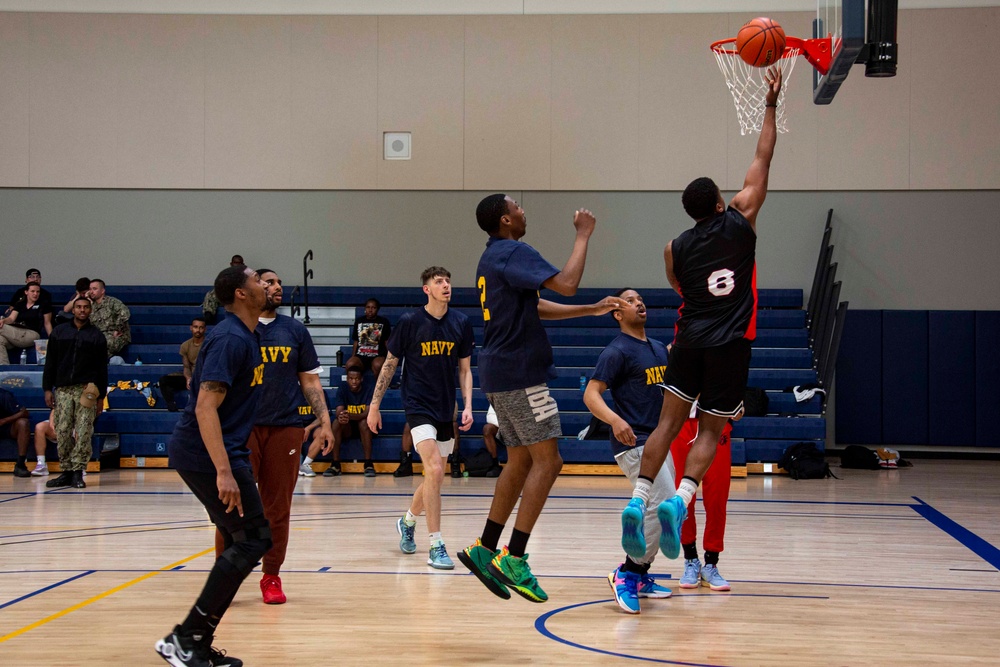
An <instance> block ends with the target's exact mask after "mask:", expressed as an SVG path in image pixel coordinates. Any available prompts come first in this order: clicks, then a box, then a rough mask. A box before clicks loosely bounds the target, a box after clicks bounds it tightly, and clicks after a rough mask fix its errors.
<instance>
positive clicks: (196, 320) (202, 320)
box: [191, 316, 208, 326]
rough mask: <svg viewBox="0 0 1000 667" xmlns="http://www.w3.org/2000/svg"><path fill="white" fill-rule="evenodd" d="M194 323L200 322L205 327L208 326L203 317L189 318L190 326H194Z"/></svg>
mask: <svg viewBox="0 0 1000 667" xmlns="http://www.w3.org/2000/svg"><path fill="white" fill-rule="evenodd" d="M195 322H201V323H202V324H204V325H205V326H208V321H207V320H206V319H205V318H204V317H200V316H199V317H192V318H191V324H194V323H195Z"/></svg>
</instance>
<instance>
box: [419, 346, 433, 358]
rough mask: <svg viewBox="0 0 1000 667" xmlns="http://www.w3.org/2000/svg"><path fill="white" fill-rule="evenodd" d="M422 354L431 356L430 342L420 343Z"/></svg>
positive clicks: (422, 355)
mask: <svg viewBox="0 0 1000 667" xmlns="http://www.w3.org/2000/svg"><path fill="white" fill-rule="evenodd" d="M420 356H421V357H429V356H431V344H430V343H421V344H420Z"/></svg>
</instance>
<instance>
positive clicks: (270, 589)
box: [260, 574, 288, 604]
mask: <svg viewBox="0 0 1000 667" xmlns="http://www.w3.org/2000/svg"><path fill="white" fill-rule="evenodd" d="M260 592H261V593H262V594H263V595H264V604H285V602H287V601H288V598H286V597H285V593H284V591H282V590H281V577H279V576H277V575H274V574H265V575H264V576H263V578H261V580H260Z"/></svg>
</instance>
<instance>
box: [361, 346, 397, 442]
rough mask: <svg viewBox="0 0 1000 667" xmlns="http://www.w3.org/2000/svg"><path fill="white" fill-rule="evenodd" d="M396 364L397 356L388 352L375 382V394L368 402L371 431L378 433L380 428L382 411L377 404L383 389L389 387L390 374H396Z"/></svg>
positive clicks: (382, 394) (383, 391)
mask: <svg viewBox="0 0 1000 667" xmlns="http://www.w3.org/2000/svg"><path fill="white" fill-rule="evenodd" d="M398 365H399V357H397V356H395V355H393V353H392V352H389V353H388V354H387V355H386V357H385V363H384V364H382V372H381V373H379V374H378V381H377V382H376V383H375V394H374V395H373V396H372V400H371V402H369V403H368V428H370V429H371V430H372V433H378V432H379V430H380V429H381V428H382V413H381V412H380V410H379V406H380V405H381V403H382V397H383V396H385V390H386V389H388V388H389V384H390V383H391V382H392V376H393V375H395V374H396V367H397V366H398Z"/></svg>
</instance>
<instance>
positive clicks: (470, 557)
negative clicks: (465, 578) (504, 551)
mask: <svg viewBox="0 0 1000 667" xmlns="http://www.w3.org/2000/svg"><path fill="white" fill-rule="evenodd" d="M499 553H500V552H499V551H490V550H489V549H487V548H486V547H484V546H483V543H482V541H480V540H479V539H476V542H475V544H473V545H472V546H470V547H467V548H465V549H463V550H462V551H459V552H458V560H460V561H462V565H464V566H465V567H467V568H469V571H470V572H472V574H474V575H476V578H477V579H479V581H481V582H483V585H484V586H486V588H488V589H490V592H491V593H493V594H494V595H496V596H497V597H500V598H503V599H504V600H509V599H510V591H508V590H507V587H506V586H504V585H503V584H502V583H500V581H499V580H498V579H497V578H496V577H494V576H493V575H492V574H490V570H489V564H490V561H491V560H493V556H495V555H497V554H499Z"/></svg>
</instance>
